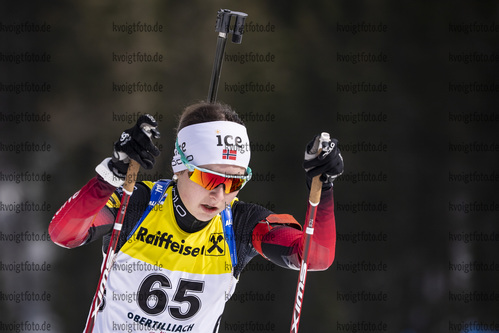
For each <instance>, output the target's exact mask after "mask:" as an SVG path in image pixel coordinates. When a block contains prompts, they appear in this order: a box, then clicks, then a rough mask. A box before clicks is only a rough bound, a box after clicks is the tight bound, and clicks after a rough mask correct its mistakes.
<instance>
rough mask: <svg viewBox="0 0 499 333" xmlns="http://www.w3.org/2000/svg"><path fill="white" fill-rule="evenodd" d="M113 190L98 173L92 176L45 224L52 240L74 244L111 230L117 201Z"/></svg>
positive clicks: (66, 244) (76, 245) (70, 246)
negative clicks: (48, 222) (47, 223)
mask: <svg viewBox="0 0 499 333" xmlns="http://www.w3.org/2000/svg"><path fill="white" fill-rule="evenodd" d="M115 190H116V188H115V187H114V186H113V185H110V184H108V183H107V182H106V181H104V180H103V179H102V178H101V177H100V176H99V175H97V176H95V177H94V178H92V179H91V180H90V181H89V182H88V183H87V184H85V186H83V187H82V188H81V189H80V190H79V191H78V192H76V193H75V194H74V195H73V196H72V197H71V198H69V199H68V200H67V201H66V203H64V205H63V206H62V207H61V208H60V209H59V210H58V211H57V212H56V213H55V215H54V217H53V218H52V221H51V222H50V224H49V228H48V231H49V235H50V238H51V239H52V241H53V242H54V243H55V244H57V245H60V246H62V247H66V248H75V247H78V246H81V245H83V244H85V243H88V242H90V241H93V240H95V239H97V238H100V237H101V236H103V235H104V234H106V233H109V232H111V230H112V226H113V223H114V217H115V212H114V210H113V208H117V207H119V204H120V202H119V198H118V196H117V195H116V193H114V192H115ZM106 205H107V208H104V207H106Z"/></svg>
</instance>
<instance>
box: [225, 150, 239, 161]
mask: <svg viewBox="0 0 499 333" xmlns="http://www.w3.org/2000/svg"><path fill="white" fill-rule="evenodd" d="M236 158H237V150H232V149H224V150H223V152H222V159H223V160H233V161H235V160H236Z"/></svg>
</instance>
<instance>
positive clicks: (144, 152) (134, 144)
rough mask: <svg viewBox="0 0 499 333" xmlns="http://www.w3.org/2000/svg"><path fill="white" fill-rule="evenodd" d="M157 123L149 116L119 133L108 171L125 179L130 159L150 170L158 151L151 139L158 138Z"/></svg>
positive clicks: (144, 116)
mask: <svg viewBox="0 0 499 333" xmlns="http://www.w3.org/2000/svg"><path fill="white" fill-rule="evenodd" d="M157 126H158V123H157V122H156V120H155V119H154V118H153V117H152V116H151V115H149V114H146V115H142V116H140V117H139V119H137V123H136V124H135V126H134V127H132V128H129V129H127V130H125V131H124V132H123V133H121V136H120V138H119V140H118V141H116V142H115V143H114V152H113V157H112V159H111V160H110V161H109V169H111V171H112V172H113V173H114V175H115V176H117V177H119V178H123V179H124V178H125V176H126V172H127V170H128V164H129V163H130V159H132V160H135V161H137V162H138V163H139V164H140V166H141V167H143V168H145V169H152V167H153V166H154V163H155V161H156V160H155V158H154V157H156V156H158V155H159V149H158V148H157V147H156V146H155V145H154V144H153V143H152V141H151V137H152V138H155V139H157V138H159V131H158V130H157V129H156V127H157Z"/></svg>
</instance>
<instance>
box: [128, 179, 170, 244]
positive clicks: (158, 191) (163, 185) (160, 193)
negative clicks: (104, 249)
mask: <svg viewBox="0 0 499 333" xmlns="http://www.w3.org/2000/svg"><path fill="white" fill-rule="evenodd" d="M170 183H171V180H170V179H161V180H158V181H157V182H156V183H154V186H153V187H152V189H151V198H150V199H149V204H148V205H147V207H146V210H145V211H144V213H143V214H142V216H141V217H140V219H139V221H138V222H137V223H136V224H135V227H133V229H132V231H131V232H130V234H128V237H127V240H128V239H130V237H132V235H133V234H134V233H135V231H136V230H137V228H138V227H139V226H140V225H141V223H142V221H144V219H145V218H146V217H147V215H148V214H149V212H150V211H151V210H152V209H153V208H154V206H156V205H157V204H163V202H165V199H166V196H167V194H166V190H167V189H168V187H169V186H170Z"/></svg>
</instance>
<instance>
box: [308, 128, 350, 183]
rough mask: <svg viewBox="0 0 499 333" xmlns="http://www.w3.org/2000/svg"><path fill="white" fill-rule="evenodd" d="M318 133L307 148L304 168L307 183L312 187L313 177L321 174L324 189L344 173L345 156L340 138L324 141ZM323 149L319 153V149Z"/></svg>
mask: <svg viewBox="0 0 499 333" xmlns="http://www.w3.org/2000/svg"><path fill="white" fill-rule="evenodd" d="M320 139H321V135H320V134H318V135H316V136H315V137H314V139H313V140H312V141H310V142H309V143H308V144H307V146H306V148H305V160H304V162H303V168H304V169H305V172H306V175H307V185H308V187H309V188H310V185H311V184H312V178H314V177H315V176H317V175H321V177H320V178H319V179H320V180H321V181H322V183H323V186H322V188H323V189H327V188H330V187H331V186H332V185H333V181H334V180H335V179H336V177H338V176H340V175H341V174H342V173H343V157H342V156H341V152H340V150H339V148H338V140H336V139H328V140H326V141H322V140H320ZM319 148H321V149H322V151H321V153H320V154H318V155H317V151H318V149H319Z"/></svg>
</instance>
